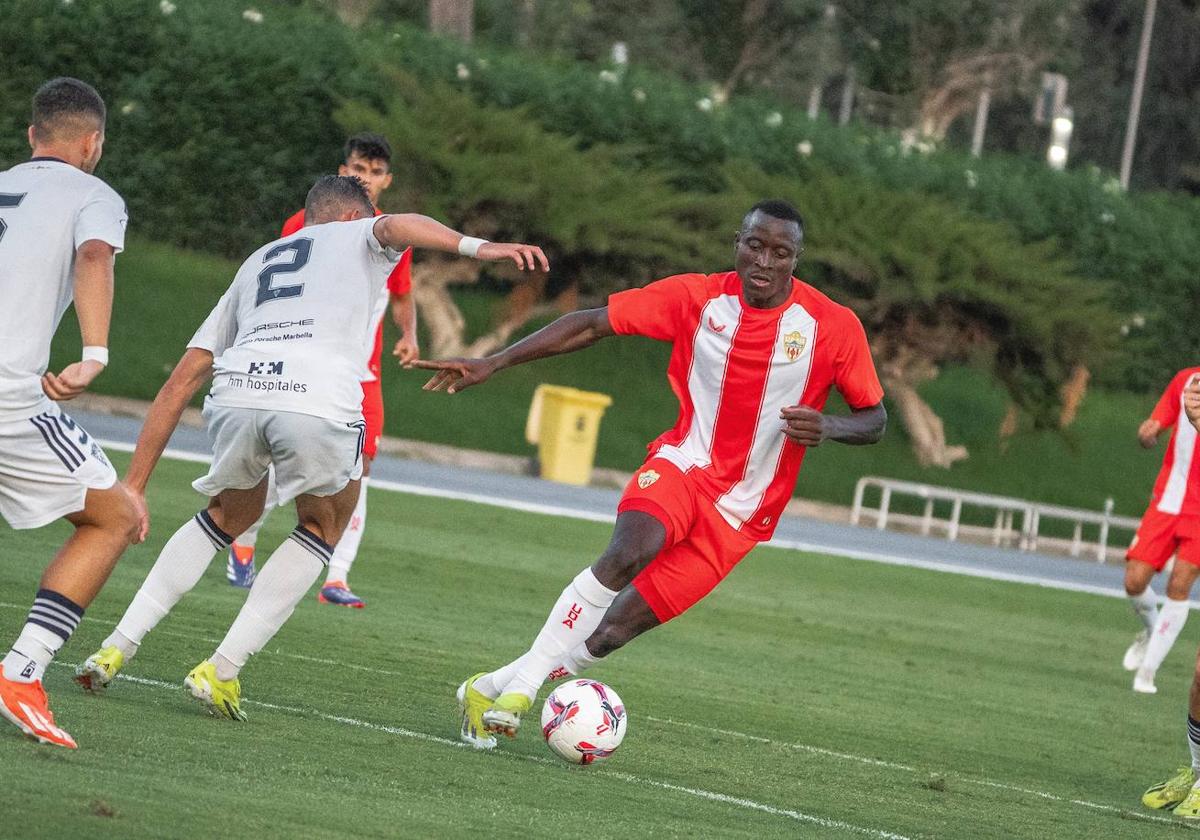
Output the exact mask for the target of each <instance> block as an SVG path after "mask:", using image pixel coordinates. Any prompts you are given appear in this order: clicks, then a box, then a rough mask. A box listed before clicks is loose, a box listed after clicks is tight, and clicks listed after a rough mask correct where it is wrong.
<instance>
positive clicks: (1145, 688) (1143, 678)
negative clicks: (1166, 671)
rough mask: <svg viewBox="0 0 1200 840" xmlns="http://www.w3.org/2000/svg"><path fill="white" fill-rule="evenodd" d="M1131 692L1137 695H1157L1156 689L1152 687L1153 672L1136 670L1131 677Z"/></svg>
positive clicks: (1146, 669)
mask: <svg viewBox="0 0 1200 840" xmlns="http://www.w3.org/2000/svg"><path fill="white" fill-rule="evenodd" d="M1133 690H1134V691H1136V692H1137V693H1138V694H1158V688H1157V687H1156V686H1155V685H1154V671H1151V670H1150V669H1149V668H1138V670H1137V673H1136V674H1134V675H1133Z"/></svg>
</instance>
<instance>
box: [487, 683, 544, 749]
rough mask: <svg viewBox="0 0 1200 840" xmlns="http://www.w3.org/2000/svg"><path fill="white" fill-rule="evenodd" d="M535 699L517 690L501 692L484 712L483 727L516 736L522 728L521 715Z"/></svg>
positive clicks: (497, 732)
mask: <svg viewBox="0 0 1200 840" xmlns="http://www.w3.org/2000/svg"><path fill="white" fill-rule="evenodd" d="M532 705H533V701H532V700H530V699H529V698H528V697H526V696H525V695H524V694H520V693H518V692H515V691H510V692H507V693H505V694H501V695H500V696H499V697H497V698H496V699H495V700H494V701H493V702H492V704H491V706H489V707H488V709H487V711H485V712H484V713H483V728H484V729H485V730H487V731H488V732H494V733H496V734H498V735H507V736H508V737H509V738H516V737H517V731H518V730H519V729H520V728H521V715H523V714H525V713H526V712H528V711H529V707H530V706H532Z"/></svg>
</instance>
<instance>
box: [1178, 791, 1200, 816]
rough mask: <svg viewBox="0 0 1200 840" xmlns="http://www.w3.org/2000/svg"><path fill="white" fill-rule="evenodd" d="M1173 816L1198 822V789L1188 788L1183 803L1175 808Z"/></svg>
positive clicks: (1199, 801)
mask: <svg viewBox="0 0 1200 840" xmlns="http://www.w3.org/2000/svg"><path fill="white" fill-rule="evenodd" d="M1175 816H1177V817H1182V818H1183V819H1185V820H1200V789H1197V788H1196V787H1195V786H1193V787H1190V788H1188V791H1187V795H1186V796H1184V797H1183V801H1182V802H1180V803H1179V804H1178V805H1176V806H1175Z"/></svg>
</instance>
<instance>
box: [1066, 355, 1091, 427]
mask: <svg viewBox="0 0 1200 840" xmlns="http://www.w3.org/2000/svg"><path fill="white" fill-rule="evenodd" d="M1091 378H1092V372H1091V371H1090V370H1088V369H1087V367H1086V366H1085V365H1075V367H1074V368H1072V369H1071V376H1070V377H1069V378H1068V379H1067V381H1066V382H1064V383H1063V386H1062V388H1060V389H1059V391H1058V393H1059V395H1060V396H1061V397H1062V411H1060V412H1059V414H1058V428H1060V429H1065V428H1067V427H1068V426H1070V425H1071V424H1072V423H1074V422H1075V415H1076V414H1078V413H1079V406H1080V405H1082V404H1083V398H1084V397H1086V396H1087V388H1088V381H1089V380H1090V379H1091Z"/></svg>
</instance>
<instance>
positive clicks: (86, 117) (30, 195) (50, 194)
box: [0, 78, 138, 748]
mask: <svg viewBox="0 0 1200 840" xmlns="http://www.w3.org/2000/svg"><path fill="white" fill-rule="evenodd" d="M104 121H105V108H104V100H103V99H101V98H100V94H98V93H97V92H96V91H95V90H94V89H93V88H92V87H91V86H90V85H87V84H85V83H83V82H81V81H79V80H77V79H67V78H59V79H53V80H51V81H49V82H47V83H46V84H44V85H43V86H42V87H41V88H39V89H38V91H37V93H36V94H35V95H34V97H33V119H32V124H31V125H30V127H29V143H30V146H32V148H33V157H32V158H31V159H30V160H29V161H27V162H25V163H22V164H18V165H17V166H14V167H12V168H11V169H8V170H6V171H4V172H0V300H3V301H4V305H3V306H0V515H2V516H3V517H4V519H5V520H6V521H7V522H8V524H9V525H10V526H12V527H13V528H39V527H41V526H43V525H47V524H49V523H50V522H53V521H55V520H56V519H66V520H67V521H68V522H70V523H71V524H72V525H74V526H75V532H74V533H73V534H72V535H71V537H70V538H69V539H68V540H67V541H66V543H65V544H64V545H63V547H62V548H61V549H60V550H59V552H58V554H57V555H56V556H55V558H54V560H53V561H52V562H51V563H50V565H49V566H48V567H47V568H46V571H45V573H44V574H43V575H42V579H41V583H40V586H39V589H38V592H37V595H36V596H35V599H34V603H33V608H32V609H31V610H30V612H29V615H28V618H27V619H26V622H25V625H24V627H23V629H22V630H21V633H20V635H19V636H18V638H17V640H16V642H14V643H13V646H12V648H11V650H9V651H8V654H7V655H6V656H5V657H4V659H3V662H0V715H2V716H3V717H4V718H6V719H7V720H9V721H10V722H12V723H13V724H15V725H16V726H17V727H19V728H20V729H21V730H22V731H23V732H24V733H25V734H27V735H30V736H32V737H34V738H36V739H37V740H39V741H41V742H42V743H50V744H57V745H60V746H64V747H71V748H74V747H75V746H76V744H75V741H74V739H73V738H72V737H71V736H70V735H68V734H67V733H66V732H64V731H63V730H62V729H60V728H59V727H58V726H57V725H56V724H55V722H54V715H52V714H51V713H50V708H49V704H48V701H47V698H46V693H45V691H44V690H43V688H42V674H43V673H44V672H45V670H46V666H47V665H48V664H49V663H50V660H51V659H53V657H54V655H55V654H56V653H57V652H58V650H59V648H61V647H62V645H63V644H64V643H65V642H66V641H67V639H68V638H70V636H71V633H72V632H73V631H74V630H75V627H76V626H77V625H78V624H79V621H80V619H81V618H82V617H83V611H84V608H85V607H87V605H88V604H89V603H91V601H92V599H93V598H94V597H95V596H96V593H97V592H99V591H100V588H101V587H102V586H103V585H104V582H105V581H106V580H107V579H108V575H109V573H110V572H111V571H112V568H113V566H114V565H115V564H116V562H117V558H118V557H120V555H121V552H122V551H124V550H125V547H126V546H127V545H129V542H130V540H131V539H132V538H133V536H134V534H135V533H136V526H137V521H138V511H137V510H136V508H135V507H134V500H133V497H132V496H131V495H130V494H129V493H127V492H126V490H125V489H124V487H123V486H122V485H120V484H119V483H118V482H117V476H116V473H115V472H114V471H113V468H112V466H111V465H110V464H109V462H108V459H107V458H106V457H105V455H104V452H103V451H102V450H101V449H100V447H99V445H98V444H97V443H96V442H95V441H94V440H92V439H91V438H90V437H89V436H88V434H87V432H85V431H84V430H83V429H82V428H80V427H79V426H78V424H76V423H75V421H73V420H72V419H71V418H70V417H68V416H67V415H66V414H64V413H63V412H62V411H61V410H60V409H59V407H58V404H57V401H60V400H69V399H71V398H72V397H75V396H78V395H79V394H81V393H83V391H84V390H85V389H86V388H87V387H88V385H89V384H90V383H91V382H92V380H93V379H95V377H96V376H97V375H98V374H99V373H100V371H102V370H103V369H104V366H105V365H106V364H107V362H108V327H109V320H110V318H111V316H112V295H113V258H114V255H115V254H116V253H117V252H118V251H120V250H121V249H122V248H123V247H124V244H125V222H126V214H125V203H124V202H123V201H122V200H121V197H120V196H118V195H117V194H116V193H115V192H114V191H113V190H112V189H111V188H110V187H109V186H108V185H107V184H105V183H104V182H103V181H101V180H100V179H99V178H97V177H95V176H94V175H92V174H91V173H92V172H93V171H94V170H95V168H96V164H97V163H99V161H100V155H101V152H102V150H103V147H104ZM72 299H74V301H75V311H76V313H77V315H78V316H79V328H80V333H81V336H82V339H83V352H82V360H81V361H79V362H76V363H74V364H71V365H68V366H67V367H66V368H65V369H64V370H63V371H62V373H59V374H54V373H53V372H48V371H47V370H46V367H47V365H48V364H49V360H50V340H51V339H52V338H53V336H54V333H55V331H56V330H57V329H58V324H59V321H60V320H61V319H62V316H63V313H64V312H65V311H66V309H67V307H68V306H69V305H70V304H71V301H72Z"/></svg>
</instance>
